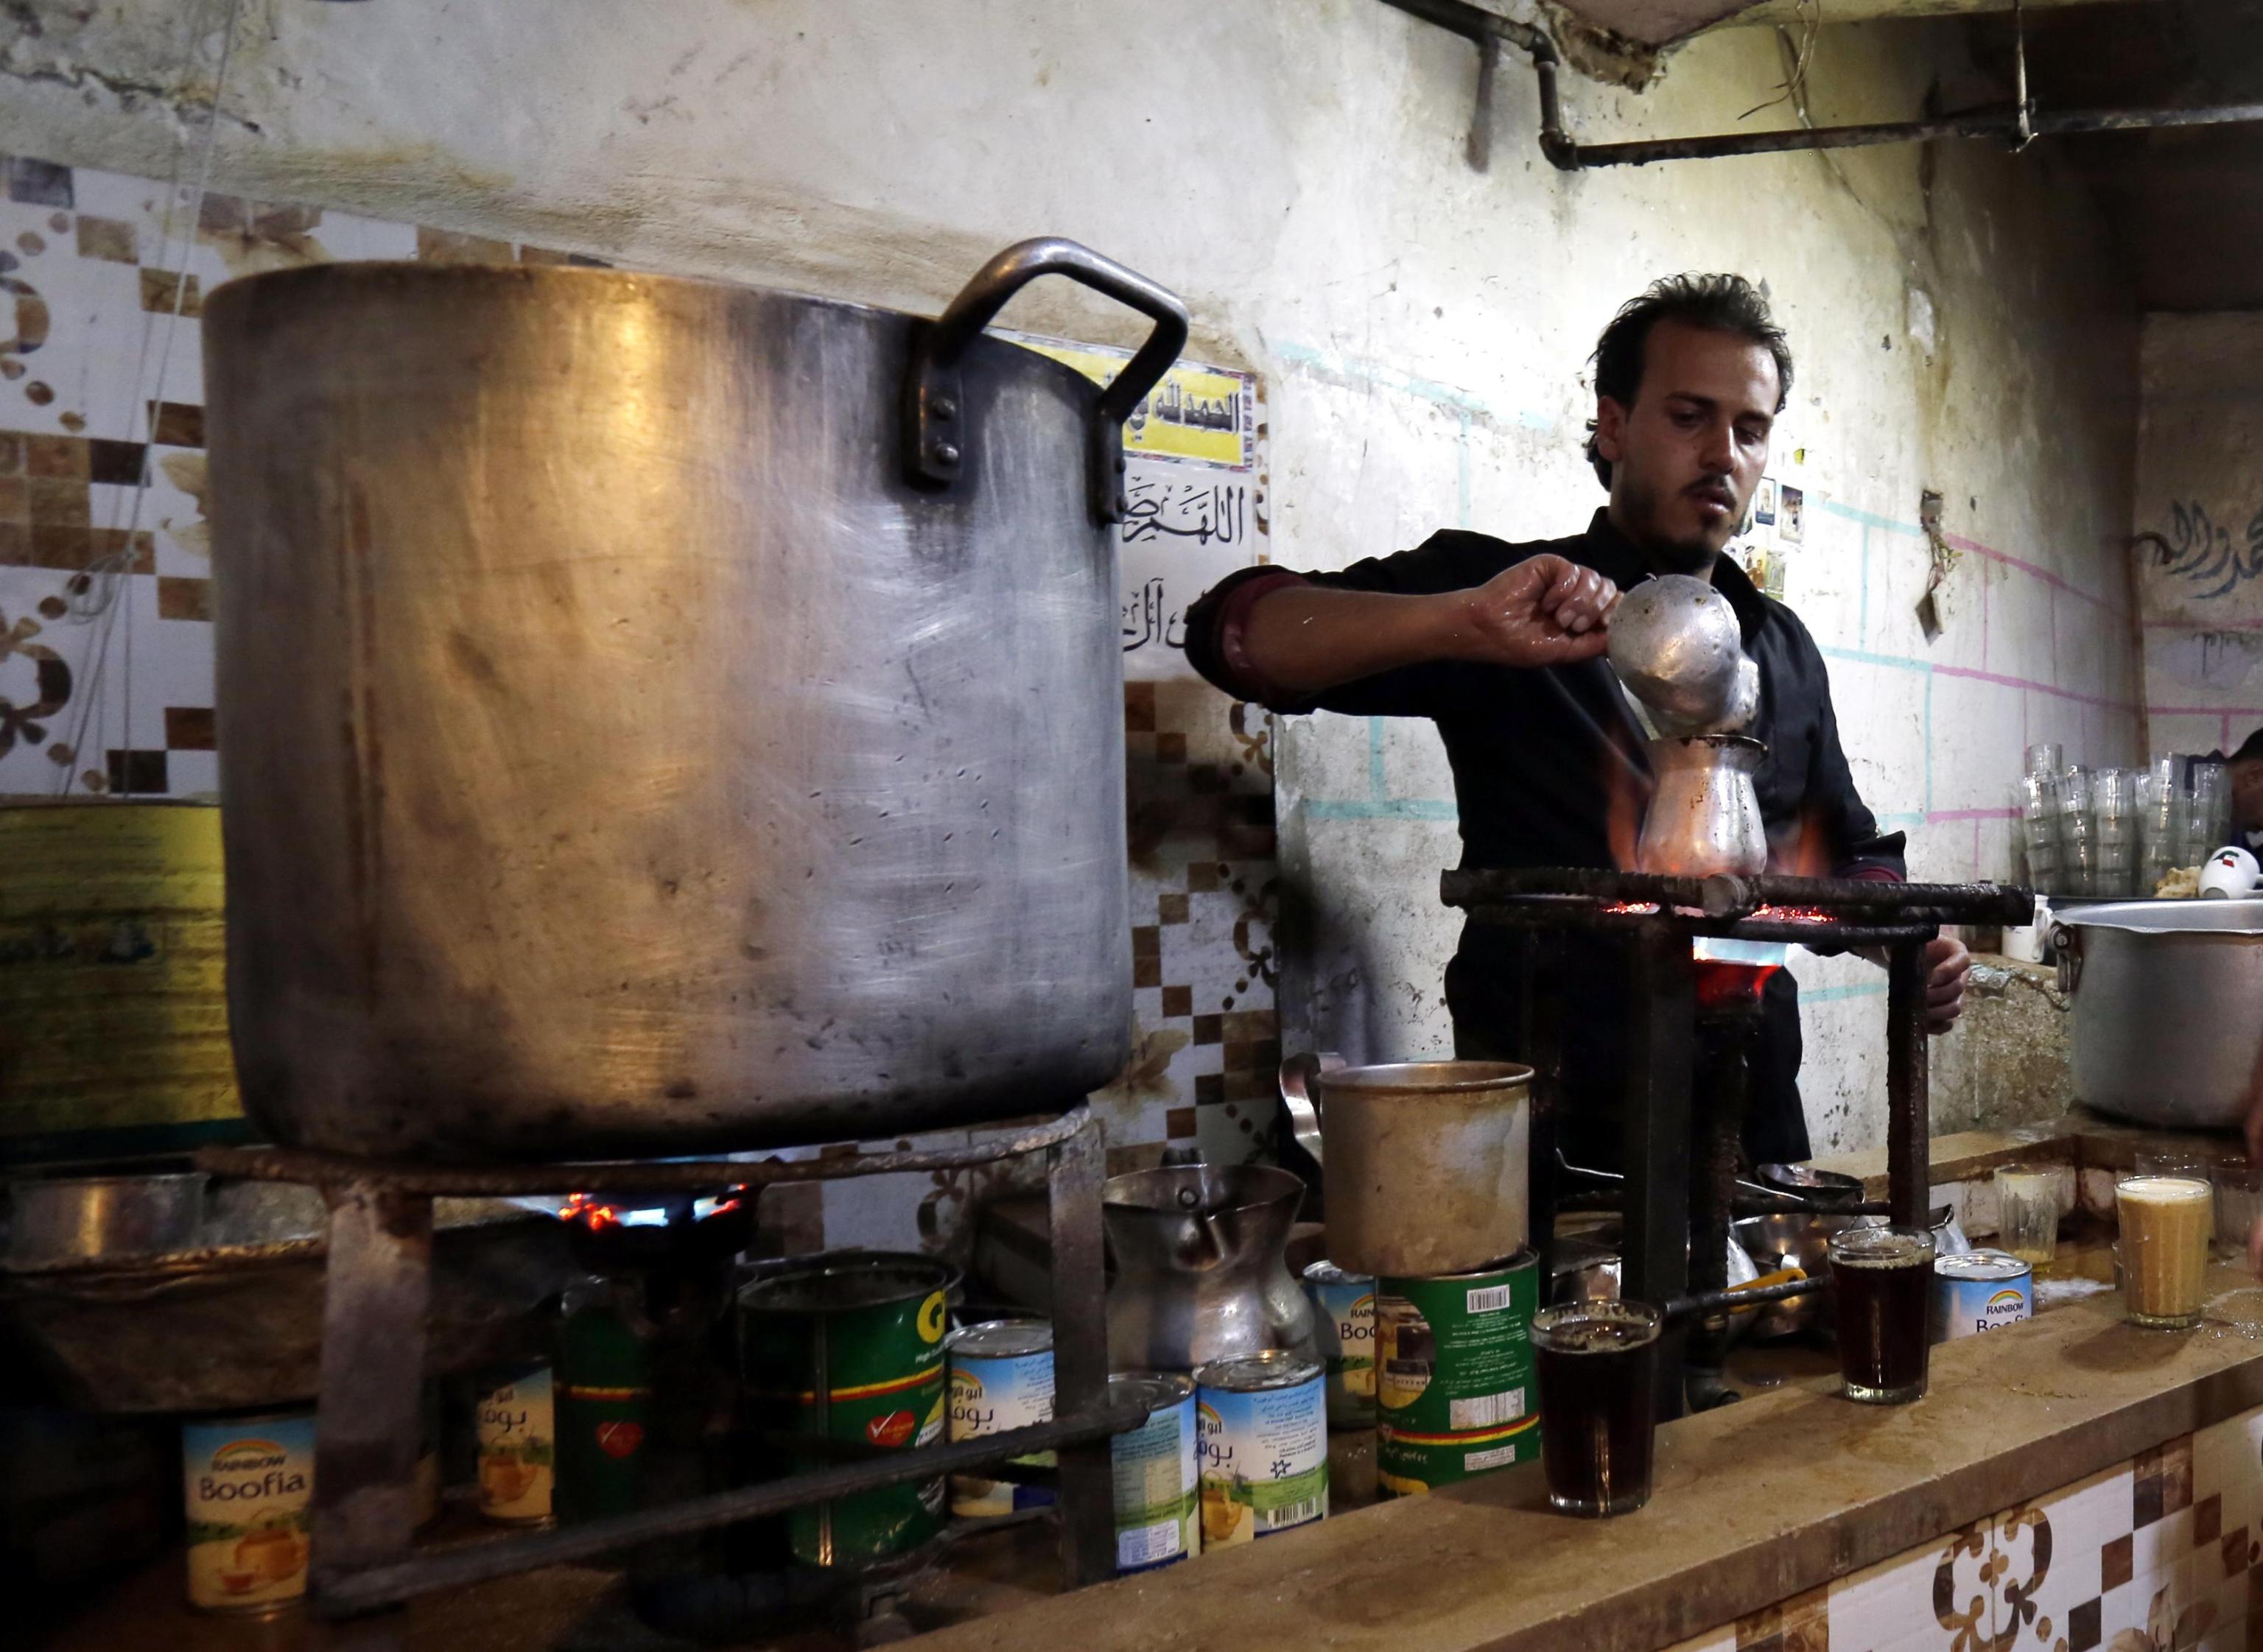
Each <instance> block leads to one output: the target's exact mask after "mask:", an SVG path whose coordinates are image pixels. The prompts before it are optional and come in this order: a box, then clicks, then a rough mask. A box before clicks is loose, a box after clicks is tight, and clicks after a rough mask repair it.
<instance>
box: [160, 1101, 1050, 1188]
mask: <svg viewBox="0 0 2263 1652" xmlns="http://www.w3.org/2000/svg"><path fill="white" fill-rule="evenodd" d="M1090 1116H1091V1115H1090V1112H1089V1110H1088V1108H1086V1107H1084V1106H1082V1105H1081V1104H1080V1105H1079V1106H1077V1107H1074V1108H1073V1109H1072V1110H1070V1111H1069V1112H1067V1113H1064V1114H1062V1115H1060V1116H1059V1118H1057V1119H1052V1120H1048V1121H1047V1122H1045V1123H1044V1124H1041V1125H1038V1126H1035V1127H1033V1128H1031V1129H1027V1130H1023V1131H1022V1132H1021V1133H1020V1134H1019V1135H1016V1136H1010V1137H1009V1138H1007V1139H1006V1140H1003V1141H997V1142H987V1143H985V1142H977V1143H970V1144H969V1145H967V1146H965V1147H943V1148H933V1149H929V1150H926V1151H919V1152H906V1153H854V1154H850V1153H835V1154H833V1155H831V1156H829V1157H824V1158H797V1159H784V1158H745V1159H741V1158H683V1159H587V1160H581V1161H575V1162H568V1163H564V1164H550V1165H522V1164H510V1165H418V1164H403V1163H395V1162H391V1161H387V1160H384V1159H362V1158H348V1157H346V1156H344V1155H343V1154H337V1153H322V1152H315V1151H311V1150H308V1149H306V1148H298V1147H208V1148H205V1149H203V1150H201V1151H199V1152H198V1153H197V1154H196V1155H195V1156H194V1157H195V1163H196V1165H197V1168H198V1169H199V1170H202V1171H206V1172H210V1173H211V1174H213V1175H215V1176H235V1177H241V1178H243V1179H246V1180H252V1181H289V1182H300V1183H304V1184H308V1185H311V1186H314V1187H337V1186H358V1187H371V1188H384V1189H388V1190H390V1191H393V1192H395V1193H413V1194H437V1195H441V1196H458V1197H477V1196H479V1195H481V1194H500V1195H509V1194H521V1195H524V1194H553V1193H565V1192H570V1191H573V1190H575V1189H581V1190H582V1191H586V1192H591V1193H654V1194H659V1193H712V1192H714V1191H715V1190H716V1189H718V1188H722V1187H771V1186H773V1185H775V1184H777V1183H779V1182H801V1181H832V1180H835V1179H840V1178H843V1177H850V1176H891V1175H898V1174H901V1173H903V1172H926V1171H936V1170H966V1169H970V1168H972V1166H974V1165H989V1164H994V1163H996V1162H997V1161H998V1160H1000V1159H1001V1158H1022V1157H1024V1156H1025V1155H1028V1154H1030V1153H1038V1152H1044V1151H1046V1150H1048V1149H1050V1148H1052V1147H1054V1146H1057V1145H1058V1144H1059V1143H1062V1142H1065V1141H1067V1140H1068V1139H1069V1138H1070V1137H1071V1136H1074V1135H1075V1134H1076V1133H1077V1132H1078V1131H1079V1130H1080V1129H1082V1128H1083V1123H1084V1121H1085V1120H1086V1119H1088V1118H1089V1117H1090Z"/></svg>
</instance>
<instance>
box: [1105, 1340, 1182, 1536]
mask: <svg viewBox="0 0 2263 1652" xmlns="http://www.w3.org/2000/svg"><path fill="white" fill-rule="evenodd" d="M1108 1390H1109V1392H1110V1394H1111V1395H1114V1396H1124V1397H1130V1398H1133V1399H1137V1400H1139V1401H1141V1402H1143V1403H1146V1404H1147V1405H1149V1406H1151V1407H1152V1408H1153V1409H1152V1410H1150V1411H1149V1412H1148V1413H1147V1420H1146V1422H1144V1423H1142V1424H1141V1425H1139V1427H1137V1428H1135V1429H1133V1430H1132V1432H1129V1433H1126V1434H1118V1435H1117V1436H1116V1438H1115V1439H1114V1440H1112V1441H1111V1442H1110V1445H1109V1451H1108V1455H1109V1465H1110V1468H1112V1469H1113V1470H1114V1472H1115V1479H1116V1569H1117V1571H1119V1572H1149V1571H1153V1570H1154V1569H1155V1568H1157V1567H1158V1566H1168V1565H1170V1564H1171V1563H1172V1562H1174V1561H1182V1560H1185V1559H1186V1558H1187V1557H1188V1556H1189V1555H1196V1554H1198V1553H1200V1552H1201V1549H1202V1527H1201V1526H1200V1525H1199V1524H1198V1523H1197V1519H1196V1511H1197V1507H1198V1506H1199V1505H1198V1501H1197V1492H1196V1482H1195V1385H1194V1382H1193V1381H1192V1380H1191V1379H1189V1378H1187V1377H1182V1376H1176V1375H1174V1374H1169V1373H1167V1372H1146V1371H1126V1372H1119V1373H1117V1374H1116V1375H1114V1376H1111V1377H1110V1378H1109V1379H1108Z"/></svg>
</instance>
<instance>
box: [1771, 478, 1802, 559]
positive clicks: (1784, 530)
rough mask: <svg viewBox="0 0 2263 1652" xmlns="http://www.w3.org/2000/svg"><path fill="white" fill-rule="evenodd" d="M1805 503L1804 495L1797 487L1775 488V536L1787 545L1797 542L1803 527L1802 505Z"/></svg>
mask: <svg viewBox="0 0 2263 1652" xmlns="http://www.w3.org/2000/svg"><path fill="white" fill-rule="evenodd" d="M1806 503H1807V501H1806V497H1805V495H1804V494H1802V493H1801V492H1800V490H1799V489H1798V488H1797V487H1780V488H1778V489H1777V490H1776V514H1775V537H1777V538H1779V539H1782V540H1783V541H1784V542H1785V543H1786V544H1787V545H1797V544H1798V543H1799V540H1800V535H1801V534H1802V532H1803V531H1804V528H1805V523H1804V520H1803V518H1804V515H1805V511H1804V506H1805V505H1806Z"/></svg>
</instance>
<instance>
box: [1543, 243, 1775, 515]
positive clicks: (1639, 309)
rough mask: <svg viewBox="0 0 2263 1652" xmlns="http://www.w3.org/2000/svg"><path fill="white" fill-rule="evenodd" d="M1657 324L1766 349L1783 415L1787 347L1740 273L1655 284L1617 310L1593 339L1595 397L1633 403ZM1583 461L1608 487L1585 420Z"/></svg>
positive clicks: (1604, 464)
mask: <svg viewBox="0 0 2263 1652" xmlns="http://www.w3.org/2000/svg"><path fill="white" fill-rule="evenodd" d="M1660 321H1680V322H1682V323H1684V324H1685V325H1687V326H1689V327H1702V328H1706V329H1708V330H1709V331H1711V332H1716V333H1733V334H1735V335H1737V336H1738V337H1739V338H1743V339H1748V340H1750V341H1751V342H1752V343H1755V344H1760V345H1762V346H1765V347H1766V349H1767V350H1768V354H1769V355H1770V356H1772V357H1775V386H1776V395H1775V410H1776V411H1777V412H1778V413H1782V411H1783V409H1784V404H1785V403H1786V402H1787V401H1789V400H1790V399H1791V346H1790V344H1789V343H1787V342H1786V341H1785V339H1784V336H1783V329H1782V328H1780V327H1778V326H1777V325H1776V324H1775V320H1774V318H1773V317H1771V316H1770V315H1769V314H1768V300H1767V299H1764V298H1762V297H1761V292H1760V289H1759V288H1758V287H1756V286H1754V285H1753V284H1752V283H1751V282H1749V281H1747V280H1746V279H1745V278H1744V277H1742V276H1740V275H1678V276H1667V278H1665V279H1664V280H1662V281H1653V282H1652V283H1651V284H1650V285H1649V287H1648V288H1647V289H1646V290H1645V292H1644V293H1643V295H1642V296H1641V297H1640V298H1638V299H1629V300H1628V301H1627V302H1626V303H1624V304H1623V305H1621V306H1620V307H1619V313H1618V314H1616V315H1614V316H1613V317H1611V324H1610V325H1609V327H1607V328H1604V329H1603V335H1602V336H1601V338H1599V339H1597V340H1596V341H1595V353H1594V355H1593V356H1591V357H1588V360H1590V361H1592V362H1594V364H1595V394H1596V395H1597V396H1598V397H1601V396H1609V398H1610V399H1611V400H1614V401H1616V402H1617V403H1618V404H1619V405H1620V406H1621V407H1624V408H1630V407H1632V406H1633V405H1634V397H1635V392H1636V391H1637V390H1638V389H1640V388H1641V386H1642V358H1643V350H1644V347H1645V345H1646V344H1647V343H1649V341H1650V329H1651V328H1653V327H1655V326H1657V325H1658V324H1659V322H1660ZM1587 463H1588V464H1590V465H1594V467H1595V474H1596V475H1598V476H1600V477H1601V478H1602V481H1603V486H1604V487H1609V486H1610V485H1611V462H1610V460H1609V459H1607V458H1604V457H1603V456H1602V454H1601V452H1600V451H1597V449H1596V447H1595V422H1594V420H1593V419H1590V420H1588V421H1587Z"/></svg>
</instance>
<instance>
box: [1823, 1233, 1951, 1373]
mask: <svg viewBox="0 0 2263 1652" xmlns="http://www.w3.org/2000/svg"><path fill="white" fill-rule="evenodd" d="M1831 1288H1832V1291H1833V1295H1836V1296H1837V1297H1838V1299H1839V1300H1838V1308H1837V1318H1838V1322H1839V1374H1840V1377H1841V1378H1842V1379H1843V1380H1844V1381H1845V1384H1846V1394H1847V1398H1848V1399H1850V1400H1860V1401H1862V1402H1863V1403H1865V1404H1869V1405H1899V1404H1902V1403H1905V1402H1906V1401H1909V1400H1920V1399H1923V1398H1924V1397H1925V1356H1926V1350H1927V1345H1928V1341H1929V1338H1927V1334H1926V1313H1927V1304H1928V1303H1929V1302H1930V1301H1931V1300H1932V1294H1933V1290H1932V1288H1933V1235H1932V1234H1931V1233H1929V1232H1927V1230H1924V1229H1923V1228H1891V1227H1879V1228H1848V1229H1847V1230H1846V1231H1845V1232H1843V1233H1834V1234H1833V1235H1832V1236H1831Z"/></svg>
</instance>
